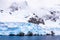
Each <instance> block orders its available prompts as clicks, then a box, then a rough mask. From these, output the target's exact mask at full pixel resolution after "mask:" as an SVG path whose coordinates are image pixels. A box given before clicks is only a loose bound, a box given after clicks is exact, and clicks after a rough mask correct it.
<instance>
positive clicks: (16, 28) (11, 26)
mask: <svg viewBox="0 0 60 40" xmlns="http://www.w3.org/2000/svg"><path fill="white" fill-rule="evenodd" d="M28 31H31V32H32V33H33V34H46V32H45V30H44V29H43V28H42V27H40V26H38V25H37V24H32V23H24V22H6V23H1V24H0V35H9V34H18V33H19V32H24V33H25V34H27V32H28Z"/></svg>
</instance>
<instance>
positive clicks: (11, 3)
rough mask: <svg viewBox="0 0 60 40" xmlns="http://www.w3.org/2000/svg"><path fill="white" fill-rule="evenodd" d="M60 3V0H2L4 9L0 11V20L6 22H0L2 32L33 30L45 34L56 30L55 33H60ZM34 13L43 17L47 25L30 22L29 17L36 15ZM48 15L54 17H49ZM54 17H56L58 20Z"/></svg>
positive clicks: (0, 32) (0, 5) (1, 7)
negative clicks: (52, 12) (53, 12)
mask: <svg viewBox="0 0 60 40" xmlns="http://www.w3.org/2000/svg"><path fill="white" fill-rule="evenodd" d="M59 5H60V0H0V10H3V12H2V13H1V12H0V22H3V23H4V24H0V26H1V27H0V34H2V35H4V34H5V35H9V34H10V33H13V34H14V33H15V34H17V33H19V32H21V31H22V32H24V33H25V34H27V32H28V31H31V30H32V32H33V33H39V34H43V35H44V34H46V33H50V31H54V32H55V35H60V31H58V29H60V27H59V26H60V6H59ZM16 8H17V9H16ZM50 11H56V13H55V14H54V15H52V14H51V13H50ZM33 13H35V14H36V15H38V17H39V18H42V19H43V20H44V22H45V25H43V24H39V25H36V24H32V23H28V20H29V18H31V17H34V15H33ZM47 15H48V16H52V18H51V19H48V16H47ZM53 18H56V22H55V21H54V20H53ZM46 19H47V20H46ZM20 22H22V23H20ZM12 29H13V30H12ZM6 32H7V33H6Z"/></svg>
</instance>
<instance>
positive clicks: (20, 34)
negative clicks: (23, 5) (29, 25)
mask: <svg viewBox="0 0 60 40" xmlns="http://www.w3.org/2000/svg"><path fill="white" fill-rule="evenodd" d="M24 35H25V34H24V33H23V32H20V33H19V34H17V36H24Z"/></svg>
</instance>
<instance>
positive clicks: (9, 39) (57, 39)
mask: <svg viewBox="0 0 60 40" xmlns="http://www.w3.org/2000/svg"><path fill="white" fill-rule="evenodd" d="M0 40H60V36H0Z"/></svg>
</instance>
